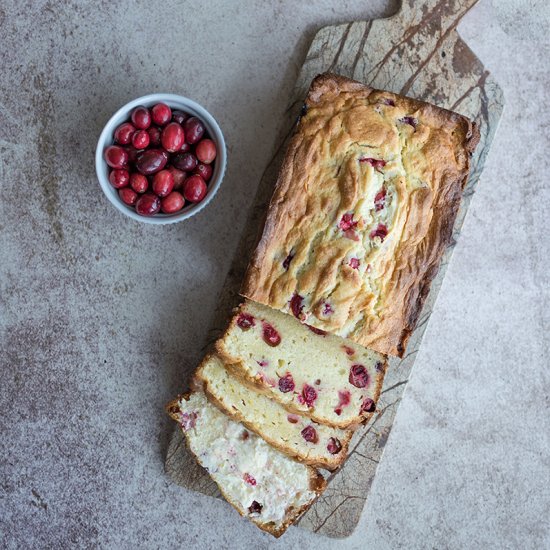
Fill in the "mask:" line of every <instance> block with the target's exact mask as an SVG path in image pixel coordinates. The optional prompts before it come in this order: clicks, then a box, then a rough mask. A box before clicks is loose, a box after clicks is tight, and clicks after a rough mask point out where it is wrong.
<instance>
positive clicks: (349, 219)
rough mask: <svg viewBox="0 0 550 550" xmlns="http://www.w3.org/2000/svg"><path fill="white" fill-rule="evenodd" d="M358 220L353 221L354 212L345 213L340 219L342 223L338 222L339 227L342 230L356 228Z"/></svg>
mask: <svg viewBox="0 0 550 550" xmlns="http://www.w3.org/2000/svg"><path fill="white" fill-rule="evenodd" d="M357 224H358V222H356V221H353V213H352V214H344V215H343V216H342V219H341V220H340V223H339V224H338V227H339V228H340V229H341V230H342V231H348V230H350V229H355V227H356V226H357Z"/></svg>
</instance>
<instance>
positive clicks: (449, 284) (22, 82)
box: [0, 0, 550, 549]
mask: <svg viewBox="0 0 550 550" xmlns="http://www.w3.org/2000/svg"><path fill="white" fill-rule="evenodd" d="M363 4H364V3H363V2H360V1H355V0H354V1H349V2H338V3H331V2H328V1H325V0H324V1H321V0H316V1H314V2H308V3H307V4H306V3H305V2H304V3H295V2H290V1H286V0H285V1H281V2H277V3H273V4H272V5H271V3H267V2H266V3H260V2H251V1H249V2H238V3H237V2H222V1H217V2H208V3H206V2H203V3H199V2H168V3H163V5H162V6H163V7H162V8H161V6H160V3H159V4H157V3H145V2H139V3H130V2H128V3H122V2H120V3H116V4H115V3H107V2H103V3H89V4H84V3H77V2H32V3H30V2H29V3H27V4H23V3H19V2H13V1H9V2H4V3H3V4H2V7H1V8H0V25H1V27H0V30H1V33H0V36H1V37H2V46H3V67H2V73H1V76H0V91H1V94H0V128H1V130H0V155H1V159H2V164H1V168H0V170H1V172H0V184H1V186H2V191H3V193H2V201H1V202H0V208H1V217H0V251H1V254H2V256H1V257H2V261H1V262H0V284H1V287H0V308H1V309H0V330H1V354H0V362H1V369H2V379H1V383H0V410H1V411H2V413H1V414H0V435H1V438H0V441H1V443H0V483H1V486H0V487H1V490H0V546H2V547H8V548H66V547H70V546H74V547H83V548H86V547H90V548H94V547H104V548H165V547H167V546H169V545H181V546H185V547H190V548H199V549H203V548H204V549H207V548H236V549H237V548H239V549H240V548H266V547H269V546H274V547H280V548H297V547H300V548H333V547H334V544H335V543H334V541H332V540H329V539H324V538H322V537H318V536H315V535H312V534H310V533H307V532H304V531H302V530H300V529H297V528H292V529H290V530H289V532H288V533H287V534H286V535H285V536H284V537H283V538H282V539H281V540H279V541H277V542H274V541H273V540H272V539H271V538H270V537H269V536H268V535H264V534H262V533H259V532H258V531H257V530H256V528H254V527H253V526H252V525H248V524H247V523H246V522H244V521H242V520H240V519H239V517H238V515H237V514H236V512H234V511H233V510H232V509H231V508H230V507H229V506H228V505H227V504H225V503H223V502H220V501H216V500H214V499H210V498H207V497H204V496H202V495H198V494H195V493H191V492H188V491H185V490H183V489H181V488H179V487H177V486H175V485H174V484H173V483H171V481H170V480H169V479H168V478H167V477H166V475H165V474H164V471H163V458H164V452H165V448H166V443H167V437H168V435H169V433H170V425H169V420H168V419H166V418H165V416H164V414H163V411H162V406H163V404H164V402H165V401H166V400H168V398H170V397H171V396H172V395H173V394H174V392H176V391H177V390H178V389H179V388H181V387H182V385H183V383H184V380H185V378H186V377H187V374H188V373H189V372H190V370H191V369H192V368H193V366H194V364H195V362H196V360H197V359H198V358H199V357H200V355H201V349H200V348H201V346H202V344H203V343H204V342H205V341H206V338H207V335H206V331H207V330H208V328H209V327H210V321H211V315H212V312H213V310H214V304H215V302H216V295H217V293H218V291H219V289H220V286H221V284H222V282H223V280H224V277H225V272H226V270H227V269H228V266H229V264H230V261H231V256H232V251H233V250H234V248H235V246H236V244H237V241H238V237H239V233H240V231H241V230H242V228H243V224H244V220H245V217H246V216H245V214H246V211H247V208H248V206H249V205H250V201H251V199H252V195H253V190H254V189H255V186H256V185H257V182H258V181H259V178H260V176H261V173H262V170H263V167H264V166H265V165H266V164H267V162H268V160H269V158H270V156H271V153H272V150H273V147H274V145H275V137H276V136H277V134H278V131H279V130H280V128H279V126H278V121H279V120H280V117H281V113H282V111H283V110H284V108H285V107H286V102H287V99H288V97H289V94H290V91H291V89H292V87H293V85H294V80H295V78H296V74H297V72H298V69H299V66H300V64H301V63H302V61H303V55H304V53H305V51H306V49H307V45H308V41H309V40H310V39H311V36H312V34H313V32H314V31H315V29H317V28H318V27H320V26H322V25H324V24H328V23H337V22H345V21H348V20H353V19H360V18H369V17H374V16H381V15H384V14H390V13H392V12H393V11H394V10H395V9H396V3H395V2H393V3H387V2H383V1H377V2H371V3H369V5H368V6H364V5H363ZM336 6H337V7H336ZM523 24H524V23H523ZM459 31H460V33H461V35H462V36H463V37H464V38H465V39H466V40H467V42H468V44H469V45H470V47H472V49H473V50H474V51H475V52H476V53H477V54H478V55H479V57H480V58H481V59H482V60H483V61H484V63H485V65H486V66H487V67H488V69H489V70H491V71H492V72H493V74H494V76H495V78H496V80H497V81H498V82H499V84H500V85H501V86H502V88H503V90H504V94H505V97H506V108H505V113H504V117H503V119H502V122H501V128H500V131H499V132H498V133H497V136H496V139H495V141H494V144H493V148H492V152H491V154H490V155H489V158H488V161H487V164H486V169H485V173H484V175H483V176H482V179H481V182H480V185H479V187H478V191H477V193H476V195H475V197H474V199H473V201H472V203H471V206H470V210H469V214H468V217H467V219H466V222H465V225H464V227H463V230H462V235H461V239H460V241H459V243H458V245H457V247H456V249H455V253H454V257H453V261H452V263H451V265H450V266H449V268H448V271H447V277H446V281H445V283H444V285H443V288H442V290H441V292H440V294H439V298H438V303H437V305H436V308H435V310H434V313H433V315H432V319H431V322H430V324H429V327H428V331H427V334H426V336H425V338H424V342H423V346H422V349H421V352H420V354H419V357H418V358H417V363H416V368H415V372H414V375H413V377H412V379H411V381H410V383H409V385H408V390H407V392H406V394H405V398H404V400H403V402H402V404H401V407H400V409H399V412H398V415H397V420H396V423H395V426H394V429H393V431H392V434H391V436H390V440H389V442H388V444H387V446H386V451H385V454H384V457H383V460H382V462H381V464H380V467H379V470H378V473H377V476H376V479H375V482H374V485H373V489H372V493H371V496H370V498H369V500H368V502H367V506H366V508H365V511H364V514H363V517H362V521H361V523H360V526H359V528H358V530H357V532H356V533H355V535H354V536H353V537H351V538H350V539H347V540H345V541H343V542H339V543H338V545H339V546H341V547H342V548H346V547H348V548H465V547H466V548H474V547H475V548H537V549H538V548H544V547H547V546H550V534H549V526H548V517H550V509H549V503H550V494H549V491H550V489H549V487H550V463H549V459H548V456H549V451H550V440H549V439H550V435H549V434H550V421H549V415H548V410H549V403H548V394H549V391H550V382H549V378H550V374H549V372H550V371H549V368H548V367H549V355H550V353H549V349H548V348H549V340H548V333H549V325H550V318H549V313H548V311H549V308H548V305H549V288H550V284H549V283H550V281H549V275H548V273H549V270H550V265H549V262H548V249H549V245H550V242H549V237H548V231H547V227H546V226H547V223H546V220H547V219H548V218H549V216H550V207H549V205H550V190H549V186H548V175H547V169H546V165H547V151H548V146H549V144H550V135H549V126H548V122H547V118H548V117H547V109H548V104H549V93H548V89H549V76H548V74H549V73H548V70H549V68H550V67H549V64H548V61H547V60H548V58H549V57H550V56H549V54H550V51H549V50H550V48H549V45H548V43H547V42H544V43H541V42H540V41H535V40H534V41H530V40H529V37H527V38H525V37H522V38H521V40H520V39H519V38H517V37H516V36H515V35H514V34H507V33H506V32H505V30H503V28H501V26H500V25H499V23H498V20H497V19H496V16H495V12H494V10H493V8H492V6H491V3H490V2H488V1H487V0H484V1H482V2H481V4H480V5H478V6H477V7H475V8H474V9H473V10H472V11H471V12H470V13H469V14H468V15H467V16H466V18H465V20H464V22H463V23H462V24H461V26H460V27H459ZM150 91H172V92H175V93H182V94H184V95H188V96H190V97H192V98H194V99H196V100H198V101H199V102H201V103H203V104H204V105H205V106H207V107H208V108H209V109H210V110H211V111H212V112H213V114H214V115H215V116H216V117H217V118H218V120H219V122H220V125H221V126H222V129H223V130H224V132H225V134H226V138H227V142H228V150H229V155H230V156H229V165H228V172H227V176H226V180H225V182H224V184H223V186H222V189H221V191H220V193H219V195H218V196H217V197H216V199H215V200H214V201H213V202H212V204H211V205H210V206H209V207H208V208H207V209H206V211H204V212H203V213H201V214H199V215H198V216H197V217H196V218H194V219H192V220H190V221H187V222H183V223H181V224H177V225H175V226H171V227H158V228H157V227H148V226H145V225H140V224H138V223H135V222H132V221H130V220H128V219H126V218H125V217H123V216H122V215H120V214H118V213H117V212H116V211H115V210H114V209H113V208H112V207H111V206H110V205H109V203H108V202H107V200H106V199H104V198H103V196H102V194H101V193H100V189H99V187H98V184H97V182H96V179H95V175H94V172H93V152H94V146H95V140H96V139H97V136H98V134H99V132H100V130H101V127H102V124H103V123H104V122H105V121H106V120H107V118H108V117H109V116H110V114H111V113H112V112H113V111H114V110H115V109H116V108H117V107H118V106H120V105H121V104H123V103H124V102H126V101H128V100H129V99H132V98H133V97H136V96H138V95H142V94H144V93H147V92H150Z"/></svg>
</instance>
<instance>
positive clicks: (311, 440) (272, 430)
mask: <svg viewBox="0 0 550 550" xmlns="http://www.w3.org/2000/svg"><path fill="white" fill-rule="evenodd" d="M193 383H194V385H195V387H196V388H200V389H202V390H203V391H204V393H205V394H206V396H207V397H208V400H209V401H211V402H212V403H213V404H214V405H216V406H217V407H218V408H219V409H221V410H222V411H223V412H224V413H225V414H227V415H229V416H231V417H232V418H233V419H234V420H237V421H239V422H241V423H242V424H243V425H244V426H245V427H246V428H248V429H249V430H251V431H253V432H255V433H256V434H258V435H259V436H260V437H262V439H264V440H265V441H267V442H268V443H269V444H270V445H272V446H273V447H275V448H276V449H278V450H279V451H282V452H283V453H285V454H287V455H290V456H292V457H294V458H296V459H297V460H299V461H300V462H303V463H305V464H309V465H310V466H315V467H317V468H326V469H328V470H334V469H335V468H337V467H338V466H340V464H341V463H342V462H343V461H344V459H345V458H346V455H347V451H348V445H349V441H350V439H351V436H352V435H353V432H352V431H351V430H340V429H338V428H332V427H330V426H325V425H323V424H317V423H315V422H313V421H312V420H311V418H308V417H306V416H303V415H299V414H292V413H289V412H288V411H287V410H286V409H285V408H284V407H283V406H282V405H280V404H279V403H278V402H277V401H275V400H273V399H269V398H268V397H267V396H265V395H263V394H261V393H258V392H255V391H253V390H251V389H250V388H249V387H248V386H245V385H244V384H242V383H241V382H240V381H239V380H238V379H237V378H236V377H234V376H233V375H231V374H230V373H229V372H228V371H227V369H226V368H225V366H224V364H223V362H222V360H221V359H220V358H219V357H218V356H217V355H210V356H207V357H206V358H205V359H204V360H203V362H202V363H201V365H200V366H199V368H198V369H197V372H196V373H195V377H194V380H193Z"/></svg>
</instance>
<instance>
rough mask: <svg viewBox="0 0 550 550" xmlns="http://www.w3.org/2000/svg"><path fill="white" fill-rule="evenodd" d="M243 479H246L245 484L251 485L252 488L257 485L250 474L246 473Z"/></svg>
mask: <svg viewBox="0 0 550 550" xmlns="http://www.w3.org/2000/svg"><path fill="white" fill-rule="evenodd" d="M243 479H244V482H245V483H248V484H249V485H252V486H254V485H256V480H255V479H254V478H253V477H252V476H251V475H250V474H247V473H245V474H244V475H243Z"/></svg>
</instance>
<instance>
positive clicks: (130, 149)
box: [125, 145, 141, 164]
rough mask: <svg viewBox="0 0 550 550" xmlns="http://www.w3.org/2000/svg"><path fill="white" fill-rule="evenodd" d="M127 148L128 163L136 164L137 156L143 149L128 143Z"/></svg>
mask: <svg viewBox="0 0 550 550" xmlns="http://www.w3.org/2000/svg"><path fill="white" fill-rule="evenodd" d="M125 149H126V152H127V153H128V164H135V163H136V160H137V156H138V155H139V154H140V153H141V151H138V150H137V149H136V148H135V147H134V146H133V145H127V146H126V147H125Z"/></svg>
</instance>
